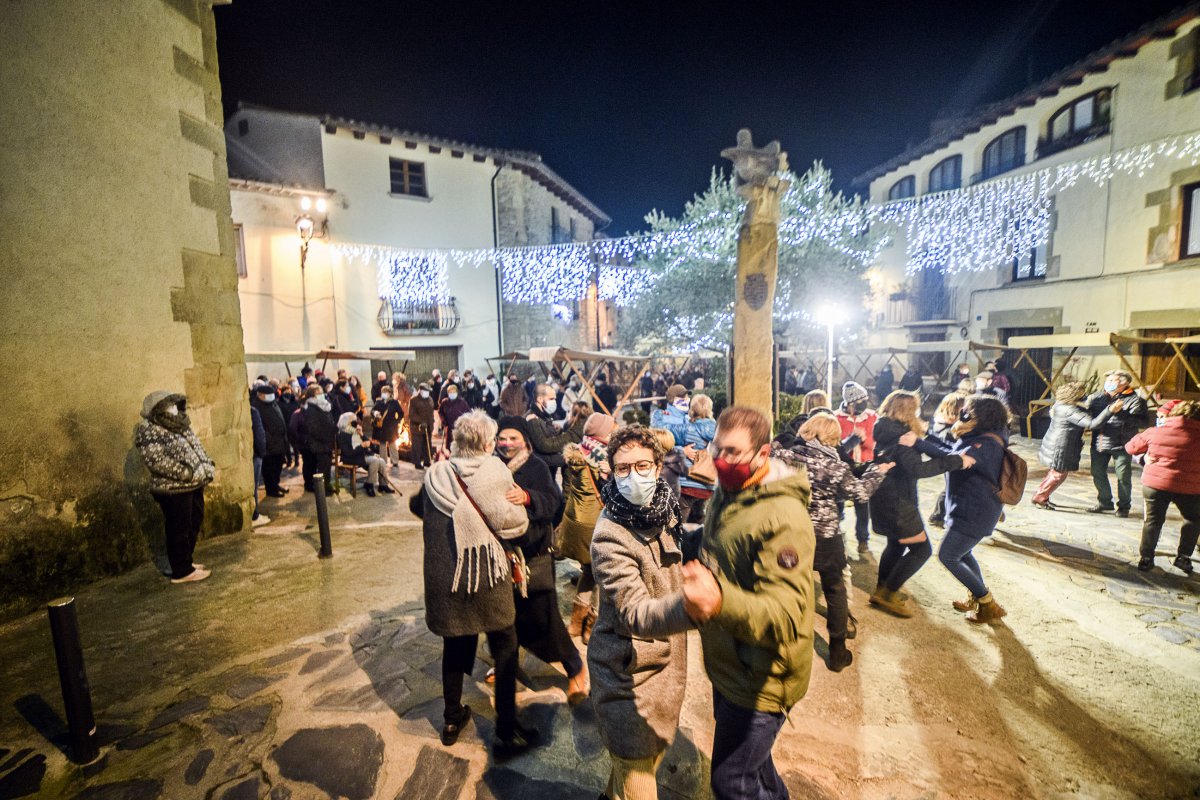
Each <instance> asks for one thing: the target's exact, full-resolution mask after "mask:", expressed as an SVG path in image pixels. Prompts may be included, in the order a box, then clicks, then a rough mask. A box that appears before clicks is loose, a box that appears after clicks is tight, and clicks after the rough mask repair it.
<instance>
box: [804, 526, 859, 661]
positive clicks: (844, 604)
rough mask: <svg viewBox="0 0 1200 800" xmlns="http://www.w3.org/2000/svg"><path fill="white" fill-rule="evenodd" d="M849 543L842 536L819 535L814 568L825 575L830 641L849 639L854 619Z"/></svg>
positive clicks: (826, 617) (824, 588)
mask: <svg viewBox="0 0 1200 800" xmlns="http://www.w3.org/2000/svg"><path fill="white" fill-rule="evenodd" d="M845 568H846V543H845V541H844V540H843V539H842V537H841V536H818V537H817V547H816V550H815V551H814V555H813V569H815V570H816V571H817V574H818V575H820V576H821V593H822V594H824V595H825V608H826V609H827V610H826V612H825V614H826V616H825V622H826V625H827V626H828V627H829V638H830V639H845V638H846V623H847V620H848V619H849V617H850V602H849V598H848V597H847V595H846V580H845V576H844V574H843V572H842V571H843V570H844V569H845Z"/></svg>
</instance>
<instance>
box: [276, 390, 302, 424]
mask: <svg viewBox="0 0 1200 800" xmlns="http://www.w3.org/2000/svg"><path fill="white" fill-rule="evenodd" d="M275 402H277V403H279V410H280V411H282V412H283V418H284V419H285V420H287V421H288V422H291V419H292V414H295V413H296V409H297V408H299V407H300V401H298V400H297V399H296V396H295V395H294V394H291V393H288V394H283V393H282V392H280V394H279V399H278V400H276V401H275Z"/></svg>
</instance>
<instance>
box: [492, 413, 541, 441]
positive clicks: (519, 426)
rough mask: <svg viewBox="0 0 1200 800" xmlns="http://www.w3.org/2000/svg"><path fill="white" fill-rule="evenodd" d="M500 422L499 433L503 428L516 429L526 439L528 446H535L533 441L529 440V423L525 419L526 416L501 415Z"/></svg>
mask: <svg viewBox="0 0 1200 800" xmlns="http://www.w3.org/2000/svg"><path fill="white" fill-rule="evenodd" d="M498 424H499V427H498V428H497V429H496V431H497V433H498V432H500V431H503V430H514V431H516V432H517V433H519V434H521V437H522V438H523V439H525V445H526V446H527V447H532V446H533V443H532V442H530V441H529V423H528V422H526V421H525V418H524V417H511V416H510V417H501V418H500V422H499V423H498Z"/></svg>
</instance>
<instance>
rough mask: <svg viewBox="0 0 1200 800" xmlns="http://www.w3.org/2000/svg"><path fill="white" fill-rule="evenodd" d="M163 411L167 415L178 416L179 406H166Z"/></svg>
mask: <svg viewBox="0 0 1200 800" xmlns="http://www.w3.org/2000/svg"><path fill="white" fill-rule="evenodd" d="M163 413H164V414H166V415H167V416H168V417H178V416H179V406H167V407H166V408H164V409H163Z"/></svg>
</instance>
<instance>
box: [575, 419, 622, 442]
mask: <svg viewBox="0 0 1200 800" xmlns="http://www.w3.org/2000/svg"><path fill="white" fill-rule="evenodd" d="M615 427H617V421H616V420H615V419H613V418H612V417H610V416H609V415H608V414H600V413H596V414H592V415H591V416H590V417H588V418H587V422H585V423H584V424H583V435H584V436H591V437H592V438H593V439H600V440H602V441H608V437H609V436H610V435H611V434H612V432H613V428H615Z"/></svg>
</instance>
